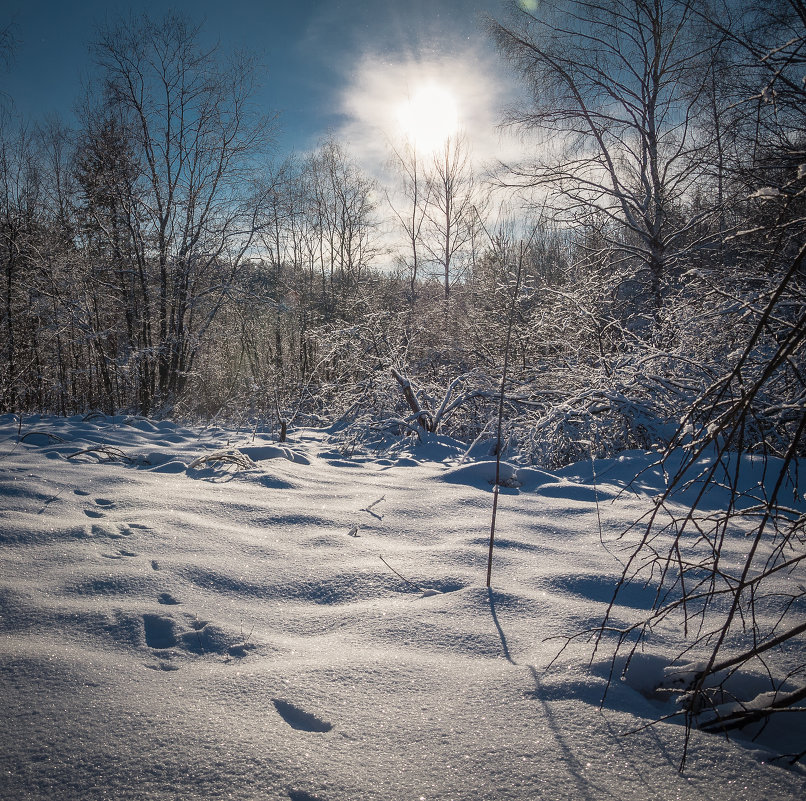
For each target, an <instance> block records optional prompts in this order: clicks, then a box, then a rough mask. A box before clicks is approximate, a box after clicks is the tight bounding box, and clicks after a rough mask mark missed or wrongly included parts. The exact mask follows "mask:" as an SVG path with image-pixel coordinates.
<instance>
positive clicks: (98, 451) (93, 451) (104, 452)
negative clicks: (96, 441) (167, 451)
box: [67, 445, 151, 465]
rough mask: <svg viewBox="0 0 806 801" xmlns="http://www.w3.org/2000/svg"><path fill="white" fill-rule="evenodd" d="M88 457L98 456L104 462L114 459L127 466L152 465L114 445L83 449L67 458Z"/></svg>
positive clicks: (144, 459) (146, 460) (142, 457)
mask: <svg viewBox="0 0 806 801" xmlns="http://www.w3.org/2000/svg"><path fill="white" fill-rule="evenodd" d="M86 455H90V456H96V457H97V458H98V459H99V461H102V462H111V461H113V460H114V459H120V461H122V462H125V463H126V464H146V465H147V464H151V462H149V461H148V459H146V458H145V457H144V456H139V455H138V456H129V455H128V454H127V453H125V452H124V451H123V450H122V449H121V448H116V447H115V446H114V445H93V446H92V447H90V448H83V449H82V450H80V451H76V452H75V453H71V454H69V455H68V456H67V458H68V459H74V458H75V457H76V456H86ZM102 456H106V457H107V458H106V459H104V458H102Z"/></svg>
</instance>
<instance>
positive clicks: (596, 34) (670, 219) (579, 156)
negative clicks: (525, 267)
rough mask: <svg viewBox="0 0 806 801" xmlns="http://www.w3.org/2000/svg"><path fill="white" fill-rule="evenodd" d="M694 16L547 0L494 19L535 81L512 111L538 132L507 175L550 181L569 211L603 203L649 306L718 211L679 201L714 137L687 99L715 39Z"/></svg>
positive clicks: (618, 2) (683, 3)
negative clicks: (532, 147)
mask: <svg viewBox="0 0 806 801" xmlns="http://www.w3.org/2000/svg"><path fill="white" fill-rule="evenodd" d="M697 23H698V18H697V17H696V16H695V14H694V12H693V10H692V4H691V3H690V2H689V0H547V1H546V2H542V3H541V4H540V9H539V12H536V13H535V14H534V15H532V14H529V13H528V12H526V11H524V10H522V8H521V9H520V10H519V11H518V12H517V15H516V16H515V17H514V19H512V20H511V22H509V23H508V24H504V23H502V22H496V21H491V22H490V29H491V32H492V34H493V36H494V38H495V40H496V42H497V43H498V46H499V48H500V50H501V51H502V53H503V54H504V55H505V56H506V57H507V58H509V59H510V60H511V61H512V63H513V64H514V66H515V67H516V68H517V69H518V70H519V71H520V72H521V74H522V75H523V76H524V79H525V81H526V83H527V85H528V87H529V88H530V90H531V93H532V104H531V105H530V106H529V107H527V108H520V109H516V110H513V112H512V114H511V116H510V122H512V123H514V124H516V125H519V126H522V127H523V128H525V129H526V130H528V131H530V132H532V133H537V134H539V135H540V136H541V137H542V138H541V141H540V143H539V145H538V147H539V155H537V156H536V157H535V158H534V159H533V160H532V161H531V162H529V163H526V164H521V165H508V174H509V178H507V179H505V180H506V181H508V182H510V183H514V184H516V185H520V186H528V187H532V188H536V189H538V190H541V191H547V192H550V193H551V194H552V196H553V198H554V202H555V204H556V205H557V207H558V210H560V209H561V210H562V217H563V219H565V220H566V221H567V222H571V223H574V224H581V225H584V224H585V222H586V220H588V219H590V218H591V217H592V216H597V215H599V214H606V215H608V217H609V218H610V219H611V220H612V221H613V222H614V223H615V225H614V226H613V229H612V231H610V232H609V234H608V239H609V244H610V246H611V247H612V248H613V249H614V250H615V252H616V253H618V254H620V257H621V258H622V259H624V260H626V261H627V262H630V261H631V262H633V263H634V264H635V265H636V267H635V268H634V272H635V273H639V274H640V273H642V272H643V273H646V274H647V277H648V281H647V284H648V290H649V300H650V304H651V306H652V307H654V309H655V311H656V313H657V311H658V310H659V309H660V308H661V306H662V303H663V288H664V281H665V280H666V278H667V276H668V274H669V271H670V270H671V268H672V267H673V266H674V265H675V263H676V262H677V260H678V259H679V257H680V255H681V252H683V251H685V250H686V249H688V248H691V247H692V246H693V245H694V244H695V243H694V242H692V237H691V233H692V231H693V230H695V229H696V226H697V224H698V223H699V222H700V221H701V220H702V219H704V218H706V217H708V216H710V215H713V214H714V213H715V211H716V210H715V208H714V206H713V205H712V204H709V205H708V206H707V207H705V208H700V209H698V210H694V211H686V207H687V205H688V198H689V196H690V195H691V193H692V191H693V188H694V186H695V184H696V183H697V181H698V179H699V177H700V176H701V174H702V172H703V169H704V164H703V158H702V153H703V151H704V148H705V147H706V146H707V145H708V142H709V140H710V138H711V134H710V133H708V132H707V129H706V128H704V127H700V126H697V125H696V124H695V119H694V110H695V107H696V106H697V104H698V103H699V101H700V97H701V95H702V93H703V91H704V85H705V81H706V78H707V76H708V71H707V69H705V67H707V65H708V64H709V62H710V60H711V58H712V54H713V50H714V47H715V46H716V44H715V43H714V42H713V41H712V40H709V39H705V40H703V39H702V38H701V37H700V35H699V32H698V25H697ZM717 44H718V43H717Z"/></svg>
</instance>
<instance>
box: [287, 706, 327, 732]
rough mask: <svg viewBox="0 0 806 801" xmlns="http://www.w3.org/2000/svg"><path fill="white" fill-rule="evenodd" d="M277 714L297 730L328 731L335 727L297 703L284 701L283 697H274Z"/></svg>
mask: <svg viewBox="0 0 806 801" xmlns="http://www.w3.org/2000/svg"><path fill="white" fill-rule="evenodd" d="M272 703H273V704H274V708H275V709H276V710H277V714H279V715H280V717H281V718H282V719H283V720H284V721H285V722H286V723H287V724H288V725H289V726H290V727H291V728H292V729H297V731H311V732H326V731H330V730H331V729H332V728H333V724H332V723H328V722H327V721H326V720H322V719H321V718H318V717H316V715H312V714H311V713H310V712H306V711H305V710H304V709H300V707H298V706H296V705H295V704H292V703H289V702H288V701H283V700H282V699H281V698H272Z"/></svg>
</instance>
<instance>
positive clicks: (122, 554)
mask: <svg viewBox="0 0 806 801" xmlns="http://www.w3.org/2000/svg"><path fill="white" fill-rule="evenodd" d="M101 556H103V557H104V558H106V559H123V558H125V557H131V556H137V554H136V553H135V552H134V551H125V550H123V549H122V548H121V549H120V550H119V551H117V552H116V553H103V554H101Z"/></svg>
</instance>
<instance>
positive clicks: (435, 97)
mask: <svg viewBox="0 0 806 801" xmlns="http://www.w3.org/2000/svg"><path fill="white" fill-rule="evenodd" d="M397 116H398V121H399V123H400V128H401V131H402V133H403V136H405V137H406V138H407V139H408V140H409V141H410V142H411V143H412V144H413V145H414V146H415V147H416V148H417V149H418V150H420V151H422V152H431V151H434V150H437V149H438V148H440V147H441V146H442V144H443V143H444V142H445V140H446V139H448V137H450V136H453V135H454V134H455V133H456V131H457V130H458V128H459V111H458V108H457V105H456V98H455V97H454V96H453V94H452V93H451V92H449V91H448V90H447V89H445V88H443V87H441V86H437V85H434V84H430V85H428V86H423V87H422V88H420V89H418V90H417V91H416V92H415V93H414V94H413V95H412V96H411V97H409V98H408V99H407V100H406V101H405V102H403V103H401V104H400V106H399V108H398V114H397Z"/></svg>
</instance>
